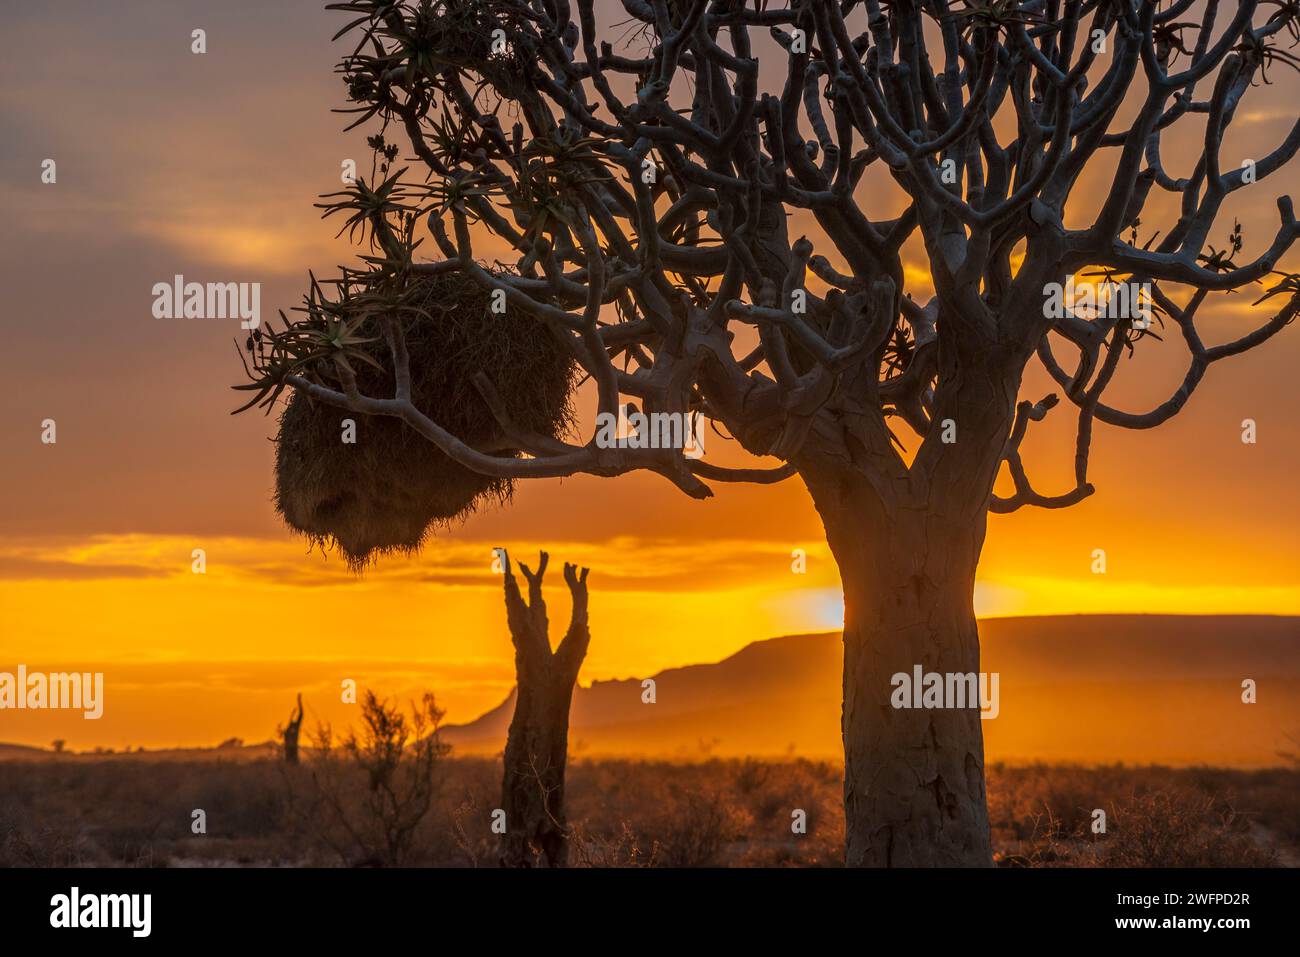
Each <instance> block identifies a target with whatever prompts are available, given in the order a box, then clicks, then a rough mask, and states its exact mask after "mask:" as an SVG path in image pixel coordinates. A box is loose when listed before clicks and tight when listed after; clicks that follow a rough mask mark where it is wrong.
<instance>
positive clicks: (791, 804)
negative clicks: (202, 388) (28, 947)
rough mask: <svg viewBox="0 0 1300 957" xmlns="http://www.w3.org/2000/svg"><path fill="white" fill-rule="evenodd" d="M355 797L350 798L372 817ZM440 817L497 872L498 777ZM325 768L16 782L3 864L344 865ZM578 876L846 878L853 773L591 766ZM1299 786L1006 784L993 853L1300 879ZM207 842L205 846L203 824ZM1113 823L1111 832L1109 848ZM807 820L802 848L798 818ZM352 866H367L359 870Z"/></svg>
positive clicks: (448, 788) (445, 845)
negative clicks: (708, 873) (703, 873)
mask: <svg viewBox="0 0 1300 957" xmlns="http://www.w3.org/2000/svg"><path fill="white" fill-rule="evenodd" d="M342 773H354V774H356V775H358V780H357V781H356V782H353V783H354V784H355V785H356V786H355V787H351V786H345V787H342V788H341V789H340V791H339V793H340V794H343V795H353V796H354V797H352V798H348V799H349V800H355V801H357V802H358V804H357V805H356V808H355V809H354V810H355V811H356V812H357V813H364V807H363V806H362V804H361V803H360V802H362V801H364V797H365V795H366V793H367V789H366V787H365V784H364V781H362V780H361V776H362V775H364V773H365V772H364V770H362V769H360V768H354V769H352V770H351V771H347V770H344V771H343V772H342ZM436 773H437V778H438V780H437V784H438V787H437V789H436V793H435V795H434V797H433V804H432V807H431V809H430V811H429V813H428V814H427V815H426V816H425V817H424V818H423V819H422V820H421V821H420V822H419V825H418V827H417V828H416V830H415V832H414V833H413V834H412V835H411V841H410V849H409V853H407V854H406V855H405V857H404V860H405V861H406V862H407V863H410V864H424V865H438V866H457V867H464V866H480V867H484V866H494V865H495V863H496V847H495V838H494V836H493V835H492V834H491V831H490V826H489V825H490V820H491V814H492V810H493V809H494V808H495V807H497V806H498V805H499V803H500V802H499V792H500V781H501V770H500V765H499V764H498V763H497V762H496V761H493V760H488V759H470V758H448V759H445V760H443V761H440V762H439V763H438V770H437V772H436ZM314 793H315V792H314V784H313V781H312V768H311V763H310V762H308V763H307V764H305V765H303V766H301V767H297V768H292V767H287V766H285V765H283V764H281V763H278V762H274V761H252V762H239V763H235V762H222V761H208V762H202V763H198V762H196V763H188V762H182V761H169V762H166V763H150V762H147V761H144V760H140V761H135V760H132V761H121V760H111V759H110V760H94V759H87V758H84V757H81V758H72V759H68V760H54V761H47V762H42V763H26V762H12V763H6V764H5V765H4V766H3V774H0V865H2V866H55V865H105V864H112V865H138V866H174V867H175V866H209V865H226V866H247V865H312V866H327V867H332V866H341V865H348V864H357V863H364V861H362V860H358V859H355V858H353V856H352V855H349V854H346V853H340V851H339V848H340V847H342V846H344V845H345V842H341V841H340V840H339V835H338V834H332V833H330V832H329V828H330V826H331V824H330V821H329V820H327V819H324V818H322V816H321V815H320V814H319V813H318V811H314V810H313V807H314V803H313V802H314V800H315V797H314ZM568 795H569V818H570V821H571V823H572V825H573V827H574V842H575V843H574V852H573V855H572V859H573V861H574V863H575V864H577V865H579V866H582V865H587V866H640V867H665V866H675V867H702V866H703V867H707V866H836V865H837V864H838V863H839V861H840V858H841V855H842V852H843V833H842V829H843V812H842V809H841V806H840V799H841V784H840V769H839V767H838V766H836V765H832V764H827V763H817V762H808V761H793V762H760V761H738V760H725V761H724V760H713V761H707V762H703V763H698V764H669V763H655V762H639V761H586V760H578V761H575V762H574V763H573V764H572V766H571V767H570V770H569V780H568ZM1297 795H1300V771H1296V770H1281V769H1279V770H1266V771H1228V770H1218V769H1181V770H1175V769H1167V768H1150V767H1148V768H1128V767H1122V766H1116V767H1102V768H1080V767H1070V766H1031V767H1017V768H1006V767H1000V766H999V767H993V768H990V771H989V797H990V814H991V821H992V827H993V841H994V847H995V850H996V851H997V858H998V862H999V863H1000V864H1001V865H1003V866H1061V865H1081V866H1103V867H1104V866H1135V867H1150V866H1175V867H1177V866H1202V865H1203V866H1267V865H1271V864H1277V863H1291V862H1294V861H1295V859H1296V857H1295V855H1296V851H1297V840H1298V838H1300V826H1298V825H1300V798H1298V797H1297ZM195 808H202V809H204V810H205V811H206V812H207V822H208V833H207V834H205V835H194V834H191V833H190V821H191V812H192V811H193V810H194V809H195ZM1094 808H1102V809H1103V810H1105V811H1106V816H1107V833H1105V834H1104V835H1102V834H1093V833H1092V831H1091V824H1092V820H1093V817H1092V812H1093V809H1094ZM796 809H801V810H803V811H805V812H806V814H807V822H808V826H807V833H805V834H794V833H792V830H791V820H792V818H791V814H792V812H793V811H794V810H796ZM350 858H351V859H350Z"/></svg>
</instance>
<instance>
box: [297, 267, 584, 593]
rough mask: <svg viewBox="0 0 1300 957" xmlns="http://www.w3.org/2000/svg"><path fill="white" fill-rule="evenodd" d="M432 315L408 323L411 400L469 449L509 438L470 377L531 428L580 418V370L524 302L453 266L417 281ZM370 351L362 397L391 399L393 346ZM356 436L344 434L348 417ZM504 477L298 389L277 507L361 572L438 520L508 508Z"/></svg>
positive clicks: (560, 426)
mask: <svg viewBox="0 0 1300 957" xmlns="http://www.w3.org/2000/svg"><path fill="white" fill-rule="evenodd" d="M419 282H420V283H421V285H422V287H423V289H422V291H421V294H420V296H419V299H418V300H417V305H418V306H419V308H420V309H421V310H423V312H424V313H426V314H427V315H412V316H411V317H409V318H408V319H407V320H406V321H405V328H406V342H407V349H408V351H409V353H410V366H411V399H412V402H413V403H414V404H415V406H416V408H418V409H419V410H420V411H421V412H423V413H424V414H425V415H428V416H429V417H430V418H431V419H433V420H434V421H435V422H437V423H438V424H439V425H441V426H442V427H443V428H444V429H446V430H447V431H448V432H450V433H452V434H453V435H455V436H457V437H458V438H460V439H462V440H463V441H465V442H467V443H468V444H470V445H476V446H477V445H485V444H491V443H494V442H497V441H500V440H501V439H502V438H503V435H502V432H501V428H500V425H499V424H498V422H497V420H496V418H495V417H494V416H493V414H492V412H491V411H490V410H489V408H488V406H487V404H486V403H485V402H484V400H483V398H482V396H481V395H480V394H479V392H478V390H477V389H476V388H475V386H474V384H473V383H472V381H471V379H472V377H473V376H474V374H475V373H478V372H483V373H485V374H486V375H487V377H488V379H490V380H491V381H492V383H493V384H494V385H495V386H496V389H497V392H498V393H499V394H500V396H501V400H502V402H503V404H504V405H505V408H506V410H507V412H508V413H509V415H510V417H511V418H512V419H513V420H514V421H515V422H516V423H517V424H518V425H519V426H520V427H521V428H523V429H524V430H527V431H530V432H534V433H537V434H540V435H546V436H551V437H555V438H559V437H561V436H563V435H564V434H565V433H566V432H567V431H568V429H569V427H570V425H571V423H572V407H571V402H570V398H571V394H572V391H573V387H574V381H575V365H574V363H573V360H572V357H571V355H570V353H569V352H568V350H567V349H565V347H564V345H563V343H561V342H559V341H557V339H556V338H555V336H554V335H553V334H552V333H551V331H550V330H549V329H548V328H547V327H546V325H545V324H544V323H543V322H542V321H541V320H539V319H537V318H535V317H533V316H531V315H529V314H527V313H524V312H522V311H521V310H518V309H513V310H509V311H508V312H507V313H506V314H504V315H498V314H495V313H493V312H492V311H491V310H490V309H489V294H488V291H487V290H486V289H485V288H484V287H483V286H481V285H480V284H479V283H477V282H475V281H474V280H473V279H470V278H467V277H464V276H461V275H459V274H456V273H450V274H446V275H440V276H436V277H426V278H422V279H420V280H419ZM365 332H366V334H367V335H371V336H375V337H377V338H379V339H380V342H378V343H375V344H373V345H370V346H367V348H368V349H370V350H371V354H372V355H373V356H374V357H375V358H376V359H377V360H378V361H379V362H380V364H381V365H383V366H384V369H385V371H383V372H381V371H379V370H378V369H375V368H373V367H371V366H370V365H369V364H368V363H364V362H354V363H352V365H353V367H354V368H355V369H356V373H357V383H358V386H359V387H360V389H361V392H362V393H363V394H364V395H369V396H375V397H379V398H389V397H391V396H392V395H393V388H394V383H393V377H392V374H391V371H388V370H390V368H391V363H390V362H389V361H388V355H387V347H386V346H385V345H384V344H383V342H382V337H381V336H380V334H379V331H378V330H377V329H369V330H365ZM349 418H350V419H352V420H353V421H354V422H355V423H356V442H355V444H347V443H345V442H344V441H343V434H344V433H343V420H344V419H349ZM512 484H513V483H512V482H511V481H510V480H508V479H500V478H492V477H490V476H486V475H480V474H479V473H477V472H473V471H471V470H470V469H467V468H465V467H464V466H462V465H460V464H458V463H457V462H455V461H453V460H452V459H450V458H449V457H448V456H446V455H445V454H443V453H442V452H441V451H439V449H438V448H437V446H435V445H434V444H433V443H431V442H430V441H428V440H427V439H425V438H424V437H423V436H421V435H420V434H419V433H418V432H416V431H415V430H414V429H412V428H411V427H410V426H408V425H407V424H406V423H404V422H403V421H401V420H400V419H396V418H393V417H391V416H369V415H362V414H359V413H354V412H350V411H348V410H345V409H341V408H339V407H337V406H333V405H328V404H326V403H323V402H318V401H315V400H313V399H311V398H310V397H308V396H307V395H305V394H303V393H299V392H293V393H292V395H291V396H290V398H289V400H288V402H287V403H286V404H285V406H284V408H283V410H282V412H281V415H280V427H279V433H278V435H277V436H276V455H275V505H276V509H277V511H279V513H280V515H281V516H282V517H283V518H284V520H285V522H286V523H287V524H288V525H289V526H290V527H291V528H293V529H295V530H296V531H298V532H301V533H302V534H303V535H305V536H307V537H308V538H309V539H310V540H311V541H312V543H313V544H318V545H321V546H322V547H323V548H326V549H329V548H333V549H336V550H337V551H338V552H339V553H340V554H341V555H343V557H344V558H346V559H347V561H348V564H349V565H350V566H351V567H352V568H354V569H360V568H362V567H364V566H365V565H366V564H367V563H369V562H370V561H372V560H373V559H374V558H375V557H376V556H377V555H382V554H386V553H390V552H401V553H410V552H413V551H416V550H418V549H419V548H420V546H421V545H422V544H423V543H424V541H425V539H426V538H427V537H428V535H429V534H430V533H431V532H432V531H433V530H434V529H435V528H437V527H440V526H445V525H446V524H448V523H451V522H453V521H455V520H458V519H461V518H464V517H465V516H467V515H469V514H471V513H472V512H474V511H475V510H476V509H477V508H478V507H480V506H481V505H483V504H485V503H500V502H503V501H504V500H505V499H507V498H508V497H509V495H510V492H511V489H512Z"/></svg>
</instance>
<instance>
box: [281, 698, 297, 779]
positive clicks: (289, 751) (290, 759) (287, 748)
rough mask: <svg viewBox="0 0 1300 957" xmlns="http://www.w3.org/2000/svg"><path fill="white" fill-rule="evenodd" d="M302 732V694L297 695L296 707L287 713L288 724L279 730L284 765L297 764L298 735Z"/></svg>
mask: <svg viewBox="0 0 1300 957" xmlns="http://www.w3.org/2000/svg"><path fill="white" fill-rule="evenodd" d="M301 730H302V693H301V692H299V693H298V707H297V708H296V709H294V710H293V711H291V712H290V713H289V723H288V724H286V725H285V726H284V727H283V728H281V729H280V739H281V741H282V742H283V747H284V762H285V764H297V763H298V733H299V731H301Z"/></svg>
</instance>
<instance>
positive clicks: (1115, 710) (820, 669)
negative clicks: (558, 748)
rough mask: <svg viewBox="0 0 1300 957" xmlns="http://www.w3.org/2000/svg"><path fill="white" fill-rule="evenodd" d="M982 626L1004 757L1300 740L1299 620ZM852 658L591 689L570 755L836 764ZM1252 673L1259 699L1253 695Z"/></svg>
mask: <svg viewBox="0 0 1300 957" xmlns="http://www.w3.org/2000/svg"><path fill="white" fill-rule="evenodd" d="M980 635H981V642H982V647H983V664H982V668H983V670H984V671H987V672H998V673H999V676H1000V678H999V681H1000V714H999V715H998V717H997V718H996V719H993V720H988V721H985V722H984V734H985V740H986V757H987V759H988V760H989V761H990V762H993V761H999V760H1004V761H1013V762H1023V761H1034V760H1042V761H1078V762H1085V763H1096V762H1115V761H1124V762H1129V763H1147V762H1156V763H1164V764H1175V765H1187V764H1214V765H1227V766H1260V765H1269V764H1276V763H1279V758H1278V755H1277V752H1278V750H1281V749H1284V748H1286V747H1287V742H1286V735H1287V734H1291V735H1297V734H1300V618H1294V617H1291V618H1288V617H1270V616H1251V615H1232V616H1229V615H1206V616H1178V615H1074V616H1059V617H1036V618H992V619H986V620H984V621H981V622H980ZM595 640H597V641H598V640H599V637H597V638H596V639H595ZM841 655H842V647H841V642H840V636H839V634H838V633H831V634H813V635H794V636H789V637H784V638H773V639H770V640H767V641H758V642H755V643H753V644H751V645H748V646H746V647H745V648H743V649H741V650H740V651H739V652H737V653H736V654H734V655H732V656H731V657H730V658H726V659H724V660H723V661H719V662H717V663H716V664H702V665H691V666H688V667H684V668H671V669H668V670H666V671H661V672H659V673H658V674H655V675H652V676H650V677H653V678H654V680H655V692H656V701H655V703H654V704H643V703H642V700H641V697H642V687H641V679H640V678H629V679H626V680H617V681H596V682H593V683H592V684H591V686H590V687H585V688H579V689H577V690H576V691H575V692H574V698H573V710H572V716H571V721H570V731H569V746H570V753H571V754H576V755H582V756H593V757H594V756H618V755H623V756H633V757H662V758H675V759H692V758H699V757H703V756H705V755H706V754H710V753H711V754H714V755H719V756H734V755H753V756H755V757H775V756H783V755H798V756H804V757H813V758H838V757H839V756H840V755H841V747H840V731H839V719H840V702H841V693H840V688H841V686H840V681H841V677H840V667H841ZM1247 678H1250V679H1253V680H1254V681H1255V682H1256V686H1257V689H1258V698H1257V703H1256V704H1244V703H1242V701H1241V694H1242V682H1243V680H1245V679H1247ZM513 709H514V693H513V692H512V693H511V695H510V696H509V697H508V698H507V699H506V700H505V701H503V702H502V703H501V704H500V705H498V706H497V707H496V708H494V709H492V710H491V711H489V712H487V713H486V714H484V715H482V716H481V717H479V718H478V719H476V720H475V721H472V722H470V723H468V724H464V725H453V726H449V727H446V728H444V729H443V732H442V736H443V739H444V740H445V741H447V742H449V743H451V744H452V745H453V746H454V748H455V750H456V752H457V753H461V754H495V753H497V752H499V751H500V750H501V749H502V748H503V747H504V744H505V738H506V730H507V728H508V726H509V723H510V716H511V714H512V712H513ZM1291 749H1294V745H1291Z"/></svg>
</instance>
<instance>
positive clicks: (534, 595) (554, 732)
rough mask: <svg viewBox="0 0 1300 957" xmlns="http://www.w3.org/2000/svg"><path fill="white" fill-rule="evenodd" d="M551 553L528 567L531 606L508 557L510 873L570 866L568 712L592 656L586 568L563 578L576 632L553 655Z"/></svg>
mask: <svg viewBox="0 0 1300 957" xmlns="http://www.w3.org/2000/svg"><path fill="white" fill-rule="evenodd" d="M547 558H548V556H547V554H546V553H545V552H542V553H541V560H540V562H539V564H538V568H537V572H536V573H534V572H532V571H530V570H529V568H528V566H526V565H521V566H520V569H521V570H522V571H523V573H524V577H525V578H526V579H527V580H528V587H529V600H528V601H527V602H525V601H524V598H523V596H522V595H521V594H520V591H519V586H518V583H517V582H516V581H515V578H514V576H513V575H512V574H511V571H510V564H509V558H508V557H504V553H503V565H504V572H505V592H506V615H507V620H508V622H509V625H510V637H511V640H512V641H513V642H514V646H515V678H516V687H517V691H516V695H515V712H514V716H513V717H512V718H511V720H510V731H509V733H508V735H507V738H506V750H505V777H504V780H503V782H502V806H503V808H504V810H505V812H506V833H505V835H504V838H503V841H502V853H501V864H502V866H503V867H533V866H536V865H538V864H544V865H545V866H547V867H564V866H566V864H567V863H568V850H569V844H568V841H569V831H568V826H567V823H566V819H565V814H564V772H565V766H566V764H567V762H568V745H569V705H570V702H571V700H572V697H573V686H574V684H575V683H576V681H577V679H578V670H579V669H580V668H581V667H582V661H583V659H584V658H585V657H586V654H587V646H588V644H589V642H590V640H591V634H590V632H589V630H588V627H587V569H585V568H584V569H582V570H581V573H579V571H578V569H577V568H576V567H575V566H573V565H565V566H564V579H565V581H566V582H567V583H568V586H569V591H570V592H571V593H572V596H573V616H572V619H571V621H570V624H569V630H568V632H567V633H566V635H565V636H564V640H563V641H561V642H560V645H559V647H558V648H556V649H555V650H554V651H552V650H551V643H550V638H549V635H548V623H547V618H546V603H545V602H544V601H543V599H542V576H543V575H544V574H545V572H546V563H547Z"/></svg>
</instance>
